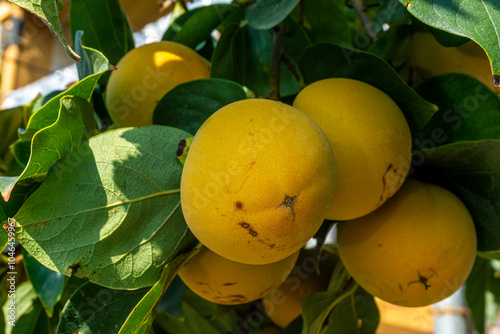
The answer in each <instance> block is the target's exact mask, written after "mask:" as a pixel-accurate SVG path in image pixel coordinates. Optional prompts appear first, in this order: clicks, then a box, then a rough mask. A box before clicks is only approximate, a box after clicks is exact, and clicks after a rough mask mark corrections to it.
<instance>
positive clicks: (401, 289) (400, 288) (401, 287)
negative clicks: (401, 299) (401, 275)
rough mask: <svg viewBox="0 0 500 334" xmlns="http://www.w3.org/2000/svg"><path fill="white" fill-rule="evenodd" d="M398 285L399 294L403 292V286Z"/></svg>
mask: <svg viewBox="0 0 500 334" xmlns="http://www.w3.org/2000/svg"><path fill="white" fill-rule="evenodd" d="M398 285H399V290H400V291H401V292H403V286H402V285H401V284H398Z"/></svg>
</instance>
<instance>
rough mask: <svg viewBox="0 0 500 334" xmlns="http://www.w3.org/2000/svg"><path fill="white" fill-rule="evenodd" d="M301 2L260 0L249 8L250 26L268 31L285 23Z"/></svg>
mask: <svg viewBox="0 0 500 334" xmlns="http://www.w3.org/2000/svg"><path fill="white" fill-rule="evenodd" d="M299 1H300V0H259V1H258V2H257V3H255V4H253V5H251V6H250V7H248V8H247V12H246V19H247V20H248V24H250V25H251V26H252V27H253V28H255V29H258V30H267V29H270V28H272V27H274V26H275V25H277V24H279V23H280V22H281V21H283V20H284V19H285V18H286V17H287V16H288V15H289V14H290V13H291V12H292V10H293V9H294V8H295V6H297V4H298V3H299Z"/></svg>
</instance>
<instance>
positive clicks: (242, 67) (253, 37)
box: [210, 24, 300, 97]
mask: <svg viewBox="0 0 500 334" xmlns="http://www.w3.org/2000/svg"><path fill="white" fill-rule="evenodd" d="M272 53H273V38H272V35H271V32H270V31H261V30H256V29H254V28H252V27H250V26H248V25H244V26H241V27H240V26H239V25H237V24H229V25H228V26H227V27H226V28H225V29H224V30H223V31H222V35H221V37H220V39H219V42H218V43H217V46H216V48H215V51H214V55H213V57H212V66H211V72H210V77H212V78H221V79H228V80H232V81H235V82H237V83H239V84H241V85H242V86H246V87H248V88H249V89H251V90H252V91H254V92H255V94H256V95H257V96H259V97H267V95H268V93H269V89H270V79H271V73H270V71H271V62H272ZM299 89H300V87H299V84H298V81H297V79H296V78H295V77H294V75H293V74H292V72H291V71H290V69H289V68H288V67H287V66H286V65H285V64H284V63H282V64H281V77H280V96H283V97H286V96H290V95H294V94H296V93H298V91H299Z"/></svg>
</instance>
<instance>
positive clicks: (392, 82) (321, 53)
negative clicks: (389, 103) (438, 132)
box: [299, 43, 437, 133]
mask: <svg viewBox="0 0 500 334" xmlns="http://www.w3.org/2000/svg"><path fill="white" fill-rule="evenodd" d="M299 68H300V71H301V73H302V76H303V77H304V80H305V82H306V84H311V83H313V82H315V81H318V80H321V79H326V78H337V77H340V78H351V79H356V80H360V81H364V82H366V83H368V84H370V85H372V86H375V87H377V88H379V89H380V90H382V91H384V92H385V93H386V94H387V95H389V96H390V97H391V98H392V99H393V100H394V102H396V103H397V104H398V106H399V107H400V108H401V110H402V111H403V113H404V115H405V117H406V120H407V121H408V125H409V126H410V129H411V131H412V133H415V132H417V131H418V130H420V129H421V128H422V127H423V126H424V125H425V124H426V123H427V122H428V121H429V119H430V118H431V117H432V114H433V113H434V112H435V111H436V110H437V108H436V106H435V105H433V104H431V103H429V102H427V101H426V100H424V99H423V98H422V97H420V96H419V95H418V94H417V93H416V92H415V91H414V90H413V89H411V88H410V87H409V86H408V85H407V84H406V83H405V82H404V81H403V80H402V79H401V78H400V77H399V75H398V74H397V73H396V72H395V71H394V69H393V68H392V67H391V66H390V65H389V64H388V63H386V62H385V61H384V60H383V59H382V58H379V57H377V56H375V55H373V54H370V53H367V52H363V51H357V50H353V49H348V48H344V47H341V46H339V45H336V44H332V43H317V44H314V45H312V46H311V47H309V48H307V49H306V50H304V53H303V54H302V58H301V60H300V62H299Z"/></svg>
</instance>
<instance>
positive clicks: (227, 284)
mask: <svg viewBox="0 0 500 334" xmlns="http://www.w3.org/2000/svg"><path fill="white" fill-rule="evenodd" d="M235 284H237V283H236V282H231V283H224V284H223V285H224V286H230V285H235Z"/></svg>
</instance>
